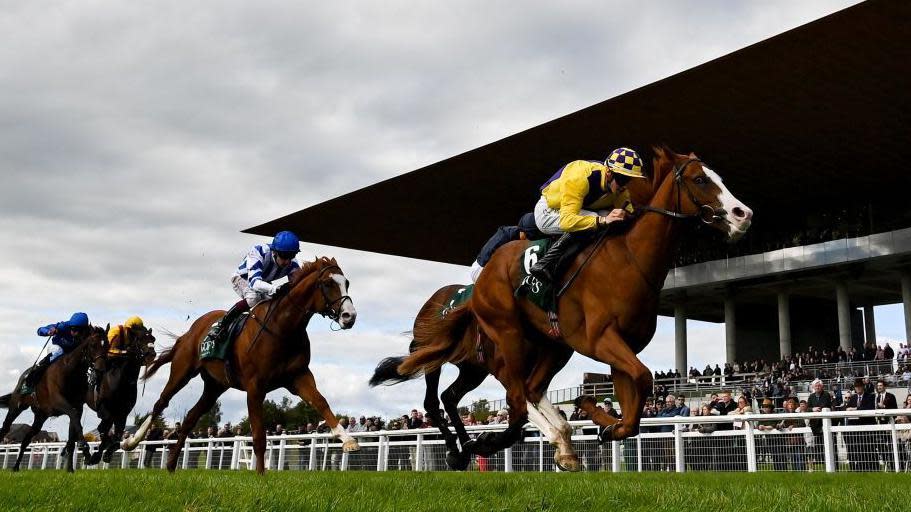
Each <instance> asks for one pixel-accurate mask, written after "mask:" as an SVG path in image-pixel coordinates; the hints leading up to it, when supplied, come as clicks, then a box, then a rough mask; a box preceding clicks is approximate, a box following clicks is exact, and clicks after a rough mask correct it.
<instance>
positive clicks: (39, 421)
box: [13, 412, 47, 471]
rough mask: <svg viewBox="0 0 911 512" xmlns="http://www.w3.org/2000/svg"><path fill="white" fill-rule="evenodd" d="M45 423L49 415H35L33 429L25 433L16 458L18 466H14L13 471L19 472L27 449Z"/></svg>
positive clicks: (39, 413) (40, 413)
mask: <svg viewBox="0 0 911 512" xmlns="http://www.w3.org/2000/svg"><path fill="white" fill-rule="evenodd" d="M45 421H47V415H45V414H44V413H43V412H36V413H35V420H34V421H33V422H32V427H31V428H30V429H28V432H26V433H25V437H23V438H22V444H21V445H19V456H18V457H16V464H15V465H14V466H13V471H19V465H20V464H21V463H22V457H23V456H24V455H25V449H26V448H28V445H29V443H31V442H32V438H33V437H35V434H37V433H38V432H40V431H41V426H42V425H44V422H45Z"/></svg>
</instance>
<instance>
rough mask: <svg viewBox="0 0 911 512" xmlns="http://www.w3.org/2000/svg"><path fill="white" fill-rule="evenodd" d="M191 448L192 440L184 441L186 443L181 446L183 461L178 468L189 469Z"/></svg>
mask: <svg viewBox="0 0 911 512" xmlns="http://www.w3.org/2000/svg"><path fill="white" fill-rule="evenodd" d="M192 447H193V440H192V439H186V442H185V443H184V445H183V461H182V462H181V463H180V467H181V468H183V469H187V468H189V467H190V448H192Z"/></svg>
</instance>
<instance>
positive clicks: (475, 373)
mask: <svg viewBox="0 0 911 512" xmlns="http://www.w3.org/2000/svg"><path fill="white" fill-rule="evenodd" d="M457 366H458V368H459V376H458V377H456V380H455V381H453V383H452V384H450V385H449V387H448V388H446V390H445V391H443V395H442V398H443V408H445V409H446V414H448V415H449V419H450V420H451V421H452V425H453V427H455V430H456V434H457V435H458V436H459V442H460V443H461V444H462V446H463V447H464V446H465V444H466V443H468V441H469V440H470V438H469V437H468V432H467V431H466V430H465V424H464V423H462V417H461V416H459V402H460V401H461V400H462V398H463V397H464V396H465V395H466V394H467V393H468V392H469V391H471V390H473V389H475V388H477V387H478V386H480V385H481V383H482V382H484V379H485V378H487V376H488V375H489V374H488V373H487V370H486V369H485V368H482V367H480V366H476V365H471V364H466V363H462V364H459V365H457ZM470 462H471V456H470V454H469V453H468V452H467V450H466V451H459V449H458V448H455V449H453V448H450V450H449V453H448V454H447V455H446V464H448V465H449V467H450V468H452V469H455V470H459V471H464V470H465V469H467V468H468V464H469V463H470Z"/></svg>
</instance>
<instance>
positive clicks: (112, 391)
mask: <svg viewBox="0 0 911 512" xmlns="http://www.w3.org/2000/svg"><path fill="white" fill-rule="evenodd" d="M125 338H126V340H125V344H124V345H123V349H124V351H125V352H126V353H125V354H118V355H111V354H110V353H108V354H106V355H105V357H104V365H105V370H104V375H103V376H102V377H101V386H100V387H99V389H98V391H97V393H96V391H95V389H94V388H93V389H89V390H88V392H87V393H86V398H85V403H86V405H88V406H89V407H90V408H91V409H92V410H94V411H95V412H96V413H97V414H98V419H100V420H101V423H100V424H99V425H98V432H99V433H100V434H101V446H99V447H98V451H96V452H95V453H94V454H92V455H91V456H90V457H87V459H86V460H87V463H88V464H98V463H99V462H100V461H101V460H104V462H111V457H112V456H113V455H114V452H115V451H116V450H117V448H118V446H119V445H120V443H119V441H120V439H121V438H122V437H123V431H124V428H125V427H126V422H127V417H128V416H129V415H130V411H132V410H133V406H134V405H136V392H137V384H138V382H139V371H140V370H141V369H142V367H143V366H148V365H150V364H152V362H153V361H154V360H155V336H153V335H152V330H151V329H143V328H139V329H136V328H134V329H132V330H131V332H130V336H126V337H125ZM106 348H107V346H106V345H105V350H106ZM112 426H113V428H114V431H113V434H112V433H111V427H112Z"/></svg>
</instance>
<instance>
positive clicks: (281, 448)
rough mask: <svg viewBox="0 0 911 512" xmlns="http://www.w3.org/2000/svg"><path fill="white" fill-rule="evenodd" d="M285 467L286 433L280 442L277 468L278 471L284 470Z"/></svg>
mask: <svg viewBox="0 0 911 512" xmlns="http://www.w3.org/2000/svg"><path fill="white" fill-rule="evenodd" d="M284 467H285V435H284V434H282V437H281V440H280V441H279V442H278V466H277V467H276V468H275V469H277V470H278V471H282V470H284Z"/></svg>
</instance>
